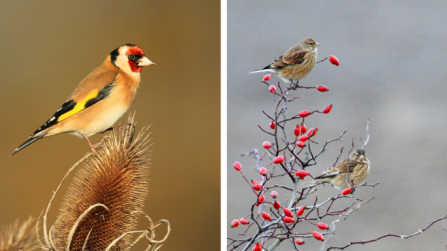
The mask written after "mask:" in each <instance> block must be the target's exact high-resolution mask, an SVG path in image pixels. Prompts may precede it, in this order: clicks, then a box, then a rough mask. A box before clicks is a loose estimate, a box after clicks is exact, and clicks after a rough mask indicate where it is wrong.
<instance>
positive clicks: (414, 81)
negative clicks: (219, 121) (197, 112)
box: [227, 0, 447, 250]
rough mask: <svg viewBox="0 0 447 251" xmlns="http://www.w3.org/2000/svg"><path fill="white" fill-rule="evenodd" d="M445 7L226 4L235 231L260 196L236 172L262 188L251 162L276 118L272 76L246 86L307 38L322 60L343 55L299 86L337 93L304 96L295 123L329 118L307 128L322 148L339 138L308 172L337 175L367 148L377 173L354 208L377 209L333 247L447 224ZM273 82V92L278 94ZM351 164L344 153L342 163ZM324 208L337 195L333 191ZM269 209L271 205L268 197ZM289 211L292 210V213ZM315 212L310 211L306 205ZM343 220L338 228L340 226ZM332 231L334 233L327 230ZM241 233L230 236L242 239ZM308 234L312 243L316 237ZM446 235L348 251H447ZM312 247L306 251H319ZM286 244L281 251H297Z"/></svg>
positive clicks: (437, 231) (295, 108)
mask: <svg viewBox="0 0 447 251" xmlns="http://www.w3.org/2000/svg"><path fill="white" fill-rule="evenodd" d="M446 13H447V2H445V1H430V2H420V3H417V2H416V1H374V2H370V1H349V2H340V1H318V2H311V1H255V0H243V1H235V0H229V1H228V167H227V168H228V190H227V192H228V223H227V225H228V226H229V225H230V222H231V221H232V220H233V219H239V218H241V217H243V216H245V215H246V214H248V213H249V205H251V203H252V202H253V201H254V195H253V193H251V192H250V190H249V188H248V186H247V185H246V183H245V182H244V181H243V179H242V178H241V176H240V175H239V173H237V172H236V171H234V169H233V168H232V165H231V164H232V163H233V161H234V160H239V161H240V162H241V163H242V165H243V168H244V174H246V175H247V177H248V178H254V179H259V177H258V174H257V173H256V171H255V170H254V168H253V167H254V166H255V161H254V160H253V159H251V158H246V157H244V158H242V157H240V154H241V153H242V152H248V151H250V150H251V149H252V148H254V147H255V148H258V149H261V148H262V142H264V141H265V140H271V137H270V136H268V135H266V134H264V133H263V132H261V131H260V130H259V129H258V128H257V125H258V124H259V125H262V126H264V127H267V126H268V123H269V122H270V121H269V120H268V119H267V118H266V117H264V116H263V114H262V111H263V110H265V111H266V112H272V111H273V99H272V95H271V94H270V93H269V92H268V89H267V87H266V86H265V85H264V84H261V83H260V80H261V79H262V76H263V74H262V73H260V74H250V75H249V74H247V72H248V71H251V70H254V69H258V68H260V67H263V66H265V65H267V64H268V63H270V62H271V61H272V60H273V59H275V58H276V57H277V56H279V55H281V54H282V53H284V52H285V51H286V50H287V49H289V48H290V47H291V46H292V45H294V44H296V43H297V42H298V41H299V40H301V39H302V38H304V37H308V36H309V37H312V38H314V39H315V40H316V41H317V42H319V43H320V44H321V46H320V47H319V51H318V59H322V58H324V57H325V56H328V55H336V56H337V57H338V58H339V60H340V66H339V67H335V66H333V65H331V64H330V63H329V62H327V61H326V62H324V63H321V64H318V65H317V66H316V67H315V69H314V71H313V72H312V73H311V74H310V75H309V76H308V77H307V78H306V79H304V80H302V81H301V82H300V84H302V85H305V86H317V85H326V86H328V87H329V89H330V91H329V92H327V93H320V92H318V91H305V90H300V91H298V92H296V93H295V96H299V100H298V101H296V102H294V103H292V104H291V105H290V106H289V110H288V112H289V114H294V113H298V112H299V111H301V110H315V109H320V110H321V109H323V108H324V107H325V106H326V105H328V104H333V109H332V112H331V113H330V114H327V115H324V116H323V115H317V116H312V117H310V118H309V119H307V120H306V124H307V126H308V127H318V128H319V131H318V134H317V136H316V138H315V140H316V141H317V142H320V143H323V142H324V140H327V139H331V138H334V137H336V136H338V135H339V134H340V133H341V132H343V131H344V130H347V134H346V136H345V137H344V140H345V142H344V143H343V142H340V143H335V144H333V145H331V146H330V148H329V151H327V152H326V153H325V154H324V155H323V156H321V158H320V159H319V162H318V165H316V166H314V167H312V168H309V169H308V171H309V172H311V174H312V175H317V174H320V173H321V172H322V171H324V170H326V169H327V168H328V167H329V166H331V160H330V158H329V156H337V154H338V153H339V151H340V148H341V147H342V146H345V147H346V148H348V149H349V147H350V144H351V140H352V139H353V138H354V139H355V142H356V145H357V146H360V145H361V142H360V141H359V138H360V137H362V138H365V133H364V131H365V126H366V121H367V119H368V118H369V119H370V136H371V139H370V142H369V144H368V146H367V147H366V153H367V156H368V157H369V159H370V161H371V163H372V166H371V174H370V176H369V177H368V179H367V181H368V182H371V183H374V182H380V185H378V186H377V187H375V188H369V187H366V188H362V189H358V190H357V191H356V193H355V197H359V198H363V199H368V198H370V197H374V200H372V201H371V202H370V203H368V204H367V205H365V206H363V207H362V208H361V209H360V210H359V211H358V212H355V213H353V214H352V215H351V216H350V217H349V218H348V219H347V221H344V222H342V223H340V224H338V225H337V230H336V234H335V235H334V236H333V237H332V238H331V241H330V243H329V245H333V246H341V245H345V244H347V243H348V242H349V241H361V240H369V239H373V238H376V237H379V236H381V235H384V234H386V233H389V232H391V233H396V234H410V233H413V232H416V231H417V230H418V229H422V228H425V227H426V226H427V225H428V224H429V223H430V222H431V221H432V220H434V219H437V218H439V217H442V216H444V215H446V214H447V210H446V209H447V200H446V197H447V195H446V190H447V182H446V177H447V156H446V154H445V145H446V138H447V131H446V125H447V119H446V116H445V114H447V101H446V96H447V88H446V80H447V73H446V72H447V71H446V70H447V65H446V63H445V62H446V58H447V50H446V49H447V15H446ZM278 80H279V78H276V77H274V78H273V79H272V80H271V81H270V83H272V84H276V83H277V81H278ZM346 156H347V154H346V151H345V153H344V154H343V156H342V158H345V157H346ZM318 193H319V196H320V198H321V199H322V198H327V197H328V196H332V195H337V194H338V193H339V191H337V190H335V189H334V188H332V187H330V186H325V187H323V188H322V189H321V190H319V191H318ZM267 198H270V196H267ZM284 201H285V200H284V199H283V201H281V202H283V203H284ZM309 203H310V202H309V201H307V202H306V204H309ZM334 219H335V218H334ZM327 223H330V222H327ZM241 229H242V228H237V229H231V228H228V235H229V236H231V237H234V238H240V236H239V235H238V234H239V233H240V232H241V231H242V230H241ZM306 229H307V228H303V231H308V229H307V230H306ZM446 244H447V239H446V231H445V230H443V228H442V223H438V224H436V225H435V226H433V227H432V228H430V229H429V230H428V231H427V232H426V233H424V234H422V235H419V236H416V237H413V238H410V239H407V240H401V239H399V238H386V239H383V240H380V241H378V242H376V243H372V244H367V245H364V246H362V245H357V246H353V247H351V248H349V249H348V250H444V249H445V245H446ZM319 246H320V243H319V242H317V241H316V240H313V239H308V240H307V241H306V244H305V246H302V247H303V248H302V250H318V248H319ZM291 247H292V246H291V244H284V245H282V246H281V247H280V248H278V249H277V250H290V249H291Z"/></svg>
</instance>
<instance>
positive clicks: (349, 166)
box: [311, 149, 371, 190]
mask: <svg viewBox="0 0 447 251" xmlns="http://www.w3.org/2000/svg"><path fill="white" fill-rule="evenodd" d="M370 167H371V163H370V162H369V160H368V158H367V157H366V154H365V150H363V149H357V150H356V151H355V152H353V153H352V154H351V155H350V156H349V157H348V158H346V159H344V160H343V161H341V162H340V163H338V164H337V165H336V166H334V167H332V168H330V169H329V170H327V171H325V172H324V173H323V174H322V175H320V176H318V177H316V178H314V180H313V181H311V182H313V183H314V182H329V183H331V184H332V185H333V186H334V187H335V188H336V189H338V190H341V189H343V188H346V187H348V186H349V187H351V186H355V185H360V183H362V182H363V181H364V180H365V179H366V177H367V176H368V175H369V171H370Z"/></svg>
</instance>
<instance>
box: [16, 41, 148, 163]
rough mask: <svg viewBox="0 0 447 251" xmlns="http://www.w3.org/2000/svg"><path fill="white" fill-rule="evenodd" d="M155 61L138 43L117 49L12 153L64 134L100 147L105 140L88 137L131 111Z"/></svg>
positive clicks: (108, 126)
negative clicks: (143, 76)
mask: <svg viewBox="0 0 447 251" xmlns="http://www.w3.org/2000/svg"><path fill="white" fill-rule="evenodd" d="M153 64H154V63H153V62H151V61H150V60H149V59H148V58H147V57H145V55H144V52H143V50H141V49H140V47H138V46H136V45H134V44H125V45H123V46H120V47H119V48H117V49H115V50H114V51H112V52H111V53H110V54H109V55H108V56H107V57H106V59H105V60H104V62H103V63H102V64H101V65H100V66H99V67H98V68H96V69H95V70H93V71H92V72H91V73H90V74H89V75H87V77H85V78H84V80H82V81H81V83H79V85H78V86H77V87H76V88H75V90H74V91H73V93H72V94H71V95H70V97H69V98H68V99H67V101H65V103H64V104H63V105H62V106H61V107H60V108H59V109H58V110H57V111H56V113H54V115H53V116H52V117H51V118H50V119H49V120H48V121H47V122H46V123H45V124H43V125H42V126H41V127H40V128H39V129H37V130H36V131H35V132H34V133H33V134H31V136H30V137H29V138H28V140H27V141H25V143H23V144H22V145H20V146H19V147H17V149H16V150H15V151H14V152H13V153H12V154H11V156H12V155H13V154H15V153H17V152H18V151H20V150H22V149H23V148H25V147H27V146H29V145H30V144H32V143H34V142H36V141H37V140H39V139H42V138H45V137H49V136H53V135H58V134H61V133H71V134H73V135H76V136H79V137H81V138H82V137H83V138H85V139H86V140H87V142H88V143H89V145H90V147H92V148H94V147H97V146H99V145H100V144H101V142H102V140H101V142H99V143H97V144H92V143H91V142H90V140H89V139H88V137H90V136H92V135H94V134H97V133H100V132H103V131H106V130H108V129H109V128H110V127H111V126H112V125H113V124H115V122H116V121H118V119H120V118H121V117H122V116H123V115H124V113H126V112H127V110H128V109H129V107H130V105H131V104H132V102H133V101H134V99H135V95H136V94H137V90H138V87H139V85H140V80H141V78H140V72H141V69H142V67H143V66H148V65H153ZM103 140H104V138H103Z"/></svg>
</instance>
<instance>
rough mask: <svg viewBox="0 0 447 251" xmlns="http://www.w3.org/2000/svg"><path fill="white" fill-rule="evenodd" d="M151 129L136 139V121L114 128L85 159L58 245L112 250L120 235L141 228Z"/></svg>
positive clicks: (59, 226)
mask: <svg viewBox="0 0 447 251" xmlns="http://www.w3.org/2000/svg"><path fill="white" fill-rule="evenodd" d="M130 123H132V124H133V119H131V120H130ZM147 129H148V128H144V129H143V130H142V131H141V132H140V133H139V134H138V136H136V137H135V138H134V133H135V127H134V125H127V126H124V127H122V129H121V130H114V131H113V132H112V133H110V134H109V135H110V136H111V138H108V139H107V140H106V141H105V142H104V143H103V145H102V146H101V147H99V148H96V152H95V153H93V154H90V156H88V157H87V158H86V159H85V161H83V166H82V167H81V169H79V170H78V172H77V174H76V176H75V178H74V179H73V182H72V183H71V185H70V187H69V188H68V191H67V193H66V195H65V198H64V201H63V203H62V205H61V208H60V214H59V218H58V221H57V222H56V223H55V228H54V236H55V237H54V240H55V241H54V242H55V244H56V247H57V249H59V250H65V249H67V247H69V250H89V251H92V250H106V248H107V247H108V246H109V245H110V244H111V243H112V242H113V241H114V240H115V239H117V238H118V237H120V236H121V235H122V234H124V233H126V232H129V231H132V230H134V229H135V227H136V224H137V221H136V215H135V214H133V212H135V211H141V209H142V208H143V204H144V199H145V197H146V195H147V193H148V172H149V151H148V146H147V143H148V140H147V137H148V136H147V135H145V133H146V132H147ZM99 203H100V204H99ZM94 205H95V206H94ZM89 208H90V211H88V209H89ZM50 233H51V231H50ZM51 235H53V234H50V236H49V238H53V237H52V236H51ZM130 238H131V236H130V235H127V236H125V237H123V238H121V239H120V240H119V241H118V242H116V243H115V244H113V247H112V248H111V249H110V250H124V249H125V248H127V247H129V246H130V243H129V241H130ZM67 250H68V249H67Z"/></svg>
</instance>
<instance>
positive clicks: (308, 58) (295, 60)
mask: <svg viewBox="0 0 447 251" xmlns="http://www.w3.org/2000/svg"><path fill="white" fill-rule="evenodd" d="M319 45H320V44H319V43H317V42H315V40H313V39H312V38H310V37H307V38H305V39H303V40H301V41H300V42H299V43H298V44H296V45H294V46H293V47H292V48H290V49H289V50H287V51H286V53H284V55H282V56H279V57H278V58H277V59H276V60H274V61H273V62H272V63H270V64H269V65H267V66H266V67H264V68H262V69H259V70H255V71H252V72H250V73H255V72H272V73H274V74H276V75H278V77H280V78H282V79H283V80H284V81H285V82H288V81H292V82H293V81H294V80H296V83H295V84H296V85H297V84H298V81H299V80H300V79H302V78H304V77H306V76H307V75H309V73H310V72H311V71H312V70H313V69H314V67H315V64H316V62H317V51H318V48H317V47H318V46H319Z"/></svg>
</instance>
